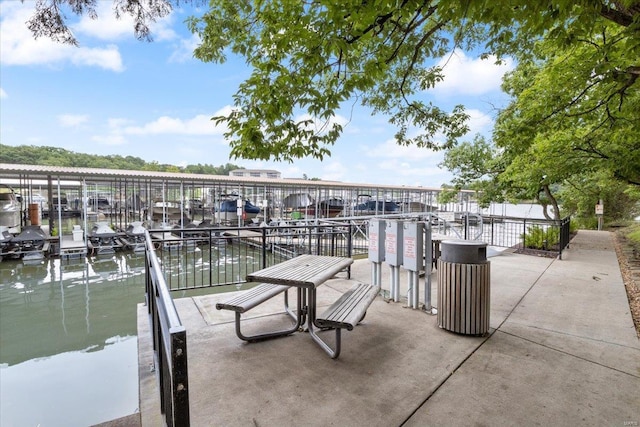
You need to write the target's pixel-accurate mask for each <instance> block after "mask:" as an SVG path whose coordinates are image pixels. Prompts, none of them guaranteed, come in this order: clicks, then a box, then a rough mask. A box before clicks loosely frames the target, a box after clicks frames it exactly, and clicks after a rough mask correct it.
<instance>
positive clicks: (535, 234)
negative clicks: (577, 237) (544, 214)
mask: <svg viewBox="0 0 640 427" xmlns="http://www.w3.org/2000/svg"><path fill="white" fill-rule="evenodd" d="M520 237H521V238H522V239H523V240H524V246H525V248H530V249H542V250H548V249H551V248H553V247H554V246H555V245H557V244H558V242H560V229H559V228H558V227H548V228H546V229H544V228H542V227H540V226H537V225H534V226H531V227H527V232H526V233H525V234H524V235H522V236H520Z"/></svg>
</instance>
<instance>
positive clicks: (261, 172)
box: [229, 169, 282, 179]
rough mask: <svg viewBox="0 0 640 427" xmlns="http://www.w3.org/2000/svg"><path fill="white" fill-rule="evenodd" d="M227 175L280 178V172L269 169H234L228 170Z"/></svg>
mask: <svg viewBox="0 0 640 427" xmlns="http://www.w3.org/2000/svg"><path fill="white" fill-rule="evenodd" d="M229 176H242V177H246V178H270V179H280V178H282V174H281V173H280V172H278V171H276V170H269V169H235V170H232V171H231V172H229Z"/></svg>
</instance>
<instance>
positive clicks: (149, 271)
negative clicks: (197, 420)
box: [145, 232, 189, 427]
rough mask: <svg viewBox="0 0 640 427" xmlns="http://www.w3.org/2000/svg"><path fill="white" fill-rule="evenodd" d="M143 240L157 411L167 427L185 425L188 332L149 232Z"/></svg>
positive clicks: (187, 395)
mask: <svg viewBox="0 0 640 427" xmlns="http://www.w3.org/2000/svg"><path fill="white" fill-rule="evenodd" d="M145 237H146V250H145V294H146V295H145V296H146V304H147V311H148V314H149V323H150V326H151V335H152V337H153V355H154V365H155V372H156V377H157V379H158V383H159V389H160V390H159V391H160V410H161V411H162V413H163V414H164V417H165V423H166V425H167V426H169V427H171V426H188V425H189V386H188V382H189V381H188V374H187V332H186V329H185V327H184V326H183V325H182V323H181V322H180V317H179V316H178V312H177V311H176V307H175V305H174V304H173V299H172V298H171V295H170V293H169V289H168V287H167V284H166V282H165V276H164V273H163V271H162V267H161V264H160V262H159V260H158V258H157V257H156V253H155V247H154V244H153V242H152V241H151V237H150V235H149V233H148V232H146V233H145Z"/></svg>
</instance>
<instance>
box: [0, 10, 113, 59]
mask: <svg viewBox="0 0 640 427" xmlns="http://www.w3.org/2000/svg"><path fill="white" fill-rule="evenodd" d="M32 14H33V4H32V3H27V4H23V3H21V2H7V1H4V2H2V21H0V62H2V64H3V65H39V64H48V65H52V64H61V63H65V62H70V63H72V64H74V65H78V66H97V67H100V68H105V69H108V70H112V71H123V70H124V66H123V65H122V58H121V56H120V52H119V51H118V48H117V47H116V46H113V45H110V46H107V47H98V48H88V47H74V46H70V45H66V44H62V43H56V42H53V41H51V40H50V39H48V38H46V37H40V38H38V39H35V38H34V37H33V35H32V34H31V32H30V31H29V30H28V28H27V26H26V24H25V22H26V21H27V20H28V19H29V18H30V17H31V15H32Z"/></svg>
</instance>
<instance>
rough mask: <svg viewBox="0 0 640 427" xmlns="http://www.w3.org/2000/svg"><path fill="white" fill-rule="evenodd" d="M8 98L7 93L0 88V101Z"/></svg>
mask: <svg viewBox="0 0 640 427" xmlns="http://www.w3.org/2000/svg"><path fill="white" fill-rule="evenodd" d="M8 97H9V95H7V92H5V90H4V89H2V88H1V87H0V99H4V98H8Z"/></svg>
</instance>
